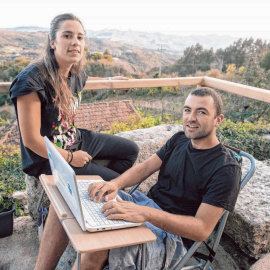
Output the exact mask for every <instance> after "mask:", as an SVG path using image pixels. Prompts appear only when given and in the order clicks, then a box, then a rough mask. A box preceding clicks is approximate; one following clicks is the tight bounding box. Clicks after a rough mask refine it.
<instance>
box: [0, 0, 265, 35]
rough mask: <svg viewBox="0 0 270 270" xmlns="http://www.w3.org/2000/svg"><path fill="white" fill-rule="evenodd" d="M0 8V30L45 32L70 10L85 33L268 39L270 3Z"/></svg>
mask: <svg viewBox="0 0 270 270" xmlns="http://www.w3.org/2000/svg"><path fill="white" fill-rule="evenodd" d="M267 2H268V3H267ZM0 9H1V16H0V28H9V27H17V26H40V27H45V28H49V25H50V21H51V20H52V19H53V18H54V17H55V16H56V15H58V14H61V13H66V12H72V13H74V14H75V15H76V16H78V17H79V18H80V19H81V20H82V22H83V24H84V26H85V29H87V30H102V29H120V30H131V31H146V32H161V33H165V34H174V35H180V36H187V35H208V34H217V35H230V36H233V37H243V38H249V37H251V36H252V37H253V38H261V39H263V40H265V39H268V40H270V15H269V10H270V1H269V0H256V1H254V0H253V1H252V0H223V1H221V0H185V1H184V0H116V1H113V0H73V1H71V0H58V1H57V0H46V1H41V0H25V1H21V0H0Z"/></svg>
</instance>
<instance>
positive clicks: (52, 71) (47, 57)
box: [36, 13, 85, 122]
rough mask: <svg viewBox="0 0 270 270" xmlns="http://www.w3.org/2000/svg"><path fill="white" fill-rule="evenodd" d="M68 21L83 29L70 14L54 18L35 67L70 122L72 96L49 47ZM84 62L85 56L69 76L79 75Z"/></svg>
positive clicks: (73, 67)
mask: <svg viewBox="0 0 270 270" xmlns="http://www.w3.org/2000/svg"><path fill="white" fill-rule="evenodd" d="M68 20H69V21H78V22H79V23H80V24H81V25H82V27H83V24H82V22H81V21H80V19H79V18H78V17H76V16H75V15H73V14H71V13H65V14H60V15H58V16H56V17H55V18H54V19H53V20H52V21H51V26H50V32H49V35H48V39H47V43H46V47H45V53H44V56H43V58H42V59H41V60H40V61H38V62H36V65H37V66H38V68H39V70H40V71H41V73H42V75H43V76H44V78H45V79H46V80H47V81H48V82H49V83H50V84H51V85H52V87H53V89H54V91H55V92H54V93H51V95H52V96H53V98H54V99H55V102H56V105H57V106H58V107H59V110H61V112H62V114H63V116H64V117H65V120H68V121H69V122H70V121H72V119H73V117H72V116H73V111H72V108H71V105H72V99H73V95H72V92H71V90H70V88H69V86H68V83H67V78H65V77H64V76H62V75H61V74H60V73H59V66H58V63H57V61H56V59H55V56H54V50H53V49H52V48H51V46H50V41H55V39H56V32H57V30H58V29H59V27H60V24H61V23H62V22H64V21H68ZM83 29H84V27H83ZM84 31H85V30H84ZM84 60H85V54H84V56H83V57H82V59H81V60H80V61H79V62H78V63H76V64H73V66H72V68H71V70H70V72H71V74H75V75H79V74H80V73H81V71H82V69H83V66H84V62H85V61H84Z"/></svg>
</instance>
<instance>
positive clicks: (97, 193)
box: [88, 181, 119, 202]
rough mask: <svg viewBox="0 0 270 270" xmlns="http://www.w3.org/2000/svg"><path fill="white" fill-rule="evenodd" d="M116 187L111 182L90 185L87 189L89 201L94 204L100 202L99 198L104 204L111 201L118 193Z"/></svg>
mask: <svg viewBox="0 0 270 270" xmlns="http://www.w3.org/2000/svg"><path fill="white" fill-rule="evenodd" d="M118 190H119V189H118V187H117V185H116V184H114V183H113V182H112V181H110V182H105V181H103V182H96V183H92V184H91V185H90V186H89V187H88V193H89V196H90V199H91V200H92V201H93V200H95V201H96V202H100V200H101V198H102V197H104V200H105V202H108V201H109V200H112V199H114V198H115V197H116V195H117V193H118Z"/></svg>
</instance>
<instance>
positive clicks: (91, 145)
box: [10, 14, 138, 180]
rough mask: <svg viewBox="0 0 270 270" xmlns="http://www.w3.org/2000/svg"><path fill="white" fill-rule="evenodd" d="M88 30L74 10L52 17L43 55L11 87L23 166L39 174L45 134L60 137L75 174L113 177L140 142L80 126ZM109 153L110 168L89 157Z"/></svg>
mask: <svg viewBox="0 0 270 270" xmlns="http://www.w3.org/2000/svg"><path fill="white" fill-rule="evenodd" d="M84 34H85V30H84V28H83V25H82V23H81V22H80V20H79V19H78V18H77V17H75V16H74V15H72V14H62V15H59V16H57V17H55V18H54V19H53V21H52V22H51V29H50V33H49V37H48V42H47V46H46V51H45V56H44V57H43V59H42V60H40V61H38V62H36V63H34V64H32V65H30V66H29V67H27V68H26V69H25V70H23V71H22V72H21V73H20V74H19V75H18V76H17V78H16V79H15V80H14V82H13V83H12V85H11V88H10V96H11V99H12V101H13V103H14V105H15V108H16V112H17V118H18V123H19V128H20V135H21V152H22V166H23V170H24V172H25V173H27V174H28V175H32V176H35V177H39V175H40V174H42V173H45V174H49V173H50V172H51V171H50V166H49V162H48V159H47V151H46V148H45V143H44V139H43V136H45V135H46V136H47V137H48V138H49V139H50V140H51V141H52V142H54V143H55V145H56V147H57V149H58V151H59V152H60V153H61V155H62V156H63V157H64V158H65V159H66V160H67V162H69V163H70V165H71V166H73V167H74V170H75V172H76V174H80V175H82V174H84V175H86V174H92V175H93V174H98V175H100V176H101V177H102V178H103V179H105V180H110V179H112V178H115V177H117V176H118V174H119V173H123V172H124V171H126V170H127V169H128V168H129V167H131V166H132V165H133V163H134V161H135V160H136V157H137V154H138V147H137V145H136V144H135V143H133V142H132V141H129V140H126V139H124V138H120V137H117V136H111V135H106V134H100V133H95V132H92V131H87V130H82V129H78V128H76V127H75V126H74V117H75V114H76V111H77V108H78V106H79V104H80V101H81V92H82V89H83V87H84V85H85V82H86V80H87V76H86V74H85V73H84V72H83V70H82V68H83V61H84V55H85V52H84V48H85V42H84ZM92 159H109V160H111V162H110V163H109V165H108V167H107V168H105V167H103V166H100V165H96V164H95V163H93V162H90V161H91V160H92Z"/></svg>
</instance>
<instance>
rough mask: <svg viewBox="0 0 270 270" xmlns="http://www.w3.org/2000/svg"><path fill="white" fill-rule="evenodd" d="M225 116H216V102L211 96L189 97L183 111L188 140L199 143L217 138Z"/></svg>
mask: <svg viewBox="0 0 270 270" xmlns="http://www.w3.org/2000/svg"><path fill="white" fill-rule="evenodd" d="M222 119H223V115H219V116H216V108H215V105H214V100H213V98H212V97H211V96H204V97H200V96H194V95H189V96H188V97H187V99H186V101H185V106H184V110H183V127H184V131H185V135H186V137H187V138H189V139H191V140H194V141H199V140H203V139H211V138H215V137H216V128H217V127H218V126H219V124H220V123H221V122H222Z"/></svg>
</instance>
